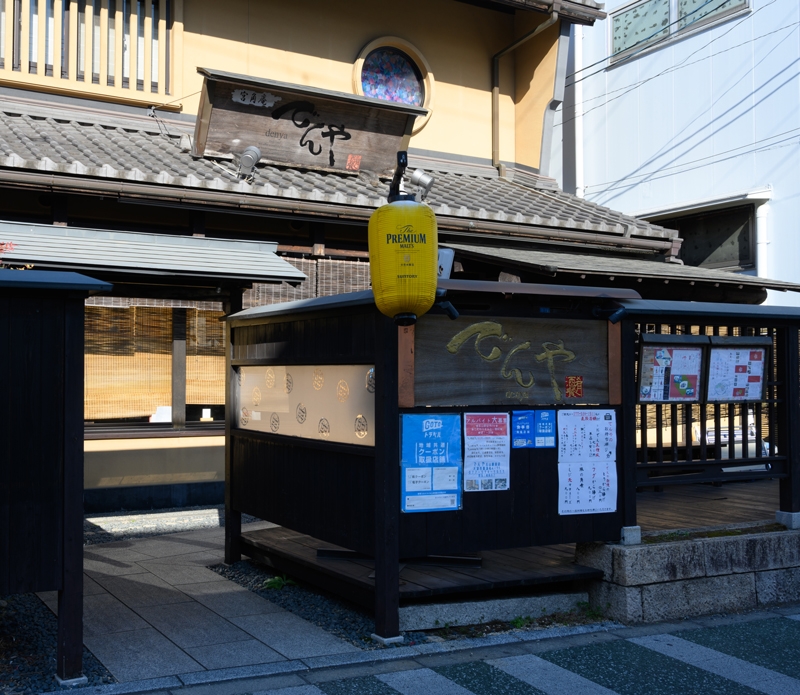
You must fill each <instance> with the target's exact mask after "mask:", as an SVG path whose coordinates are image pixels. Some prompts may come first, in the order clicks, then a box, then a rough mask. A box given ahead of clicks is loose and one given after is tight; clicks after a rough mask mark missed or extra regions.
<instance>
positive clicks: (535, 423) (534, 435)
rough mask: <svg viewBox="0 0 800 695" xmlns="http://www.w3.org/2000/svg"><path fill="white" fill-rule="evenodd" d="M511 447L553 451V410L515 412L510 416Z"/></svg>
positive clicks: (554, 417)
mask: <svg viewBox="0 0 800 695" xmlns="http://www.w3.org/2000/svg"><path fill="white" fill-rule="evenodd" d="M511 446H512V448H514V449H554V448H555V446H556V411H555V410H515V411H514V412H513V413H512V414H511Z"/></svg>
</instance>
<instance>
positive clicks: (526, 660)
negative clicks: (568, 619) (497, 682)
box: [487, 654, 616, 695]
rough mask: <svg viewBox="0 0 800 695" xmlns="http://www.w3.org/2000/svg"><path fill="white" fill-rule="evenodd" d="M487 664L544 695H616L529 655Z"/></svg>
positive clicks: (570, 672) (575, 674)
mask: <svg viewBox="0 0 800 695" xmlns="http://www.w3.org/2000/svg"><path fill="white" fill-rule="evenodd" d="M487 663H488V664H489V665H491V666H494V667H495V668H497V669H500V670H501V671H504V672H505V673H508V674H509V675H511V676H514V678H519V680H521V681H524V682H525V683H528V684H530V685H533V686H535V687H536V688H538V689H539V690H541V691H542V692H544V693H547V695H616V694H615V693H614V692H613V691H612V690H609V689H608V688H604V687H603V686H602V685H598V684H597V683H593V682H592V681H590V680H588V679H586V678H584V677H583V676H579V675H578V674H577V673H572V671H567V670H566V669H564V668H561V667H560V666H556V665H555V664H552V663H550V662H549V661H546V660H545V659H541V658H539V657H538V656H533V655H532V654H528V655H525V656H512V657H510V658H507V659H493V660H491V661H488V662H487Z"/></svg>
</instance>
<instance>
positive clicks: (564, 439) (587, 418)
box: [558, 410, 617, 463]
mask: <svg viewBox="0 0 800 695" xmlns="http://www.w3.org/2000/svg"><path fill="white" fill-rule="evenodd" d="M616 460H617V414H616V412H615V411H613V410H559V411H558V462H559V463H576V462H580V461H616Z"/></svg>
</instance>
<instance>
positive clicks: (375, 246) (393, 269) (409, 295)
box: [369, 194, 439, 326]
mask: <svg viewBox="0 0 800 695" xmlns="http://www.w3.org/2000/svg"><path fill="white" fill-rule="evenodd" d="M392 197H395V196H391V197H390V200H391V198H392ZM396 197H398V198H400V199H399V200H394V201H393V202H390V203H389V204H388V205H383V206H382V207H380V208H378V209H377V210H376V211H375V212H374V213H373V214H372V217H370V220H369V269H370V273H371V275H372V293H373V294H374V295H375V304H376V305H377V307H378V309H379V310H380V312H381V313H383V314H385V315H386V316H389V317H391V318H393V319H394V320H395V321H396V322H397V324H398V325H401V326H408V325H410V324H412V323H414V322H415V321H416V320H417V317H418V316H421V315H422V314H424V313H425V312H426V311H428V310H429V309H430V308H431V307H432V306H433V302H434V300H435V298H436V278H437V274H438V250H439V243H438V235H437V229H436V216H435V215H434V214H433V210H431V209H430V207H428V206H427V205H425V204H423V203H417V202H415V200H414V196H412V195H406V194H400V195H399V196H396Z"/></svg>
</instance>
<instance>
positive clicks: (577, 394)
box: [564, 376, 583, 398]
mask: <svg viewBox="0 0 800 695" xmlns="http://www.w3.org/2000/svg"><path fill="white" fill-rule="evenodd" d="M564 391H565V393H566V395H567V398H583V377H582V376H568V377H566V378H565V379H564Z"/></svg>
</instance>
